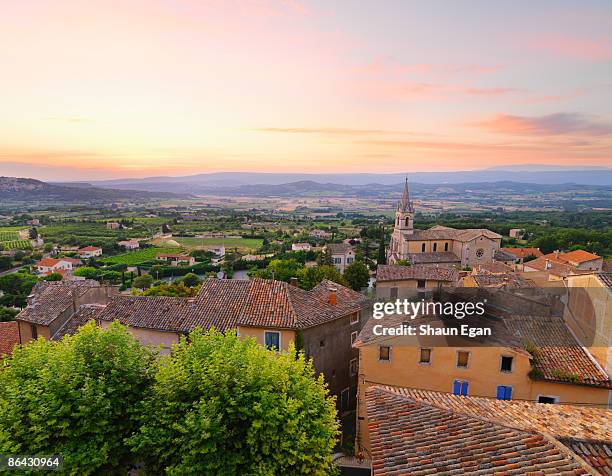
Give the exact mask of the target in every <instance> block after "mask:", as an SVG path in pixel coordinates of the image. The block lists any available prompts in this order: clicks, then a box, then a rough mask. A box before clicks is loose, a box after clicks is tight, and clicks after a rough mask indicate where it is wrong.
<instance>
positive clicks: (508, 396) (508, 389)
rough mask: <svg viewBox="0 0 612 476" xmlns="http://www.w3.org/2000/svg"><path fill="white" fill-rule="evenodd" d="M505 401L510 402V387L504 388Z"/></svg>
mask: <svg viewBox="0 0 612 476" xmlns="http://www.w3.org/2000/svg"><path fill="white" fill-rule="evenodd" d="M504 398H505V399H506V400H512V387H506V393H505V394H504Z"/></svg>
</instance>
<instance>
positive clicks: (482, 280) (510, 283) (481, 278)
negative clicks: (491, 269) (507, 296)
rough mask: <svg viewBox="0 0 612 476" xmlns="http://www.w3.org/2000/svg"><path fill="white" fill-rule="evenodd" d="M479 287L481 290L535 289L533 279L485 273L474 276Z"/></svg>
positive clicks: (510, 274)
mask: <svg viewBox="0 0 612 476" xmlns="http://www.w3.org/2000/svg"><path fill="white" fill-rule="evenodd" d="M472 277H473V278H474V280H475V281H476V284H477V285H478V287H481V288H502V287H503V288H535V287H536V284H535V283H534V282H533V281H532V280H531V279H525V278H523V277H522V276H520V275H518V274H515V273H507V272H506V273H483V272H477V273H476V274H474V275H472Z"/></svg>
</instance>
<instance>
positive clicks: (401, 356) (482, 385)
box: [355, 315, 612, 451]
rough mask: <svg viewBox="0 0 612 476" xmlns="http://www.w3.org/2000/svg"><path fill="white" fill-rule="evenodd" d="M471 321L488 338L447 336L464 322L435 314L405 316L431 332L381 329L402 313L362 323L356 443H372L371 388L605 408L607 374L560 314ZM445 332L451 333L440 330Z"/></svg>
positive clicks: (394, 323)
mask: <svg viewBox="0 0 612 476" xmlns="http://www.w3.org/2000/svg"><path fill="white" fill-rule="evenodd" d="M469 319H470V323H471V324H473V325H474V327H479V326H483V327H484V326H488V327H489V328H491V329H492V333H491V336H487V337H480V338H478V339H476V340H475V339H470V338H467V337H462V336H461V335H459V336H455V335H448V332H449V329H450V330H452V329H457V328H460V324H457V320H456V319H443V318H438V317H436V316H435V315H419V316H417V318H416V319H414V320H412V319H408V321H409V322H408V324H412V325H415V326H417V328H420V326H422V325H425V326H427V329H429V330H431V332H432V333H434V334H432V335H419V334H418V333H417V335H414V336H409V335H390V334H384V332H381V328H380V327H378V328H377V327H376V326H384V327H385V328H397V327H398V326H402V325H404V324H406V318H405V316H402V315H391V316H385V317H384V319H381V320H377V319H373V318H372V319H370V320H368V322H366V323H365V325H364V328H363V330H362V331H361V333H360V335H359V337H358V339H357V341H356V342H355V347H357V348H358V349H359V363H358V364H359V370H358V372H359V393H358V406H357V412H358V413H357V414H358V430H357V446H358V447H361V446H364V447H365V448H366V449H367V448H369V442H368V440H367V421H366V420H367V407H366V401H367V399H366V392H367V389H368V388H369V387H372V386H374V385H390V386H398V387H414V388H418V389H420V390H428V391H437V392H443V393H451V394H455V395H461V396H472V395H473V396H483V397H489V398H497V399H499V400H527V401H532V402H538V403H582V404H590V405H599V406H601V407H606V406H607V405H608V402H609V398H610V390H611V389H612V382H611V381H610V378H609V376H608V374H607V373H606V371H605V370H604V369H603V368H602V366H601V365H599V364H598V363H597V361H596V360H595V359H594V358H593V356H592V355H591V354H590V353H589V351H588V350H587V349H585V348H584V347H583V346H582V345H580V343H579V342H578V341H577V340H576V338H575V336H574V335H573V334H572V333H571V331H570V330H569V328H568V327H567V326H566V324H565V323H564V321H563V319H562V318H561V317H556V316H518V315H513V316H506V317H504V318H503V319H494V318H490V317H486V316H485V317H482V318H480V320H475V317H474V316H471V317H470V318H469ZM444 331H446V332H447V334H445V335H441V334H438V333H440V332H444ZM357 451H358V450H357Z"/></svg>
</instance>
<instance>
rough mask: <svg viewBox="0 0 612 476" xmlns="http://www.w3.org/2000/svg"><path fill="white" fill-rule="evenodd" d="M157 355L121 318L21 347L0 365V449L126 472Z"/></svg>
mask: <svg viewBox="0 0 612 476" xmlns="http://www.w3.org/2000/svg"><path fill="white" fill-rule="evenodd" d="M153 360H154V356H153V354H152V352H151V351H150V350H148V348H147V347H144V346H141V345H140V344H139V342H138V341H137V340H136V339H135V338H134V337H132V335H131V334H130V332H129V331H128V329H127V327H124V326H121V325H120V324H118V323H112V324H111V325H110V326H109V327H108V328H107V329H104V330H102V329H101V328H98V327H96V326H95V323H94V322H90V323H88V324H86V325H85V326H83V327H81V328H80V329H79V331H78V332H77V333H76V334H75V335H74V336H68V337H64V339H63V340H62V341H60V342H52V341H47V340H45V339H39V340H37V341H36V342H33V343H31V344H29V345H27V346H24V347H21V348H19V347H18V348H16V349H15V350H14V352H13V356H12V358H9V359H7V360H6V364H5V365H4V367H3V368H2V371H0V453H1V454H15V453H22V454H43V455H44V454H47V455H54V454H56V455H62V456H63V458H64V469H65V472H66V474H94V473H95V474H120V473H123V474H125V473H126V464H127V463H128V462H130V461H132V455H131V454H130V450H129V448H128V447H127V446H126V445H125V442H124V439H125V438H126V437H128V436H129V435H131V434H133V433H134V431H136V420H135V418H134V413H135V412H134V409H135V406H136V404H137V403H138V402H139V401H141V400H143V399H144V398H145V396H146V395H145V394H146V392H147V391H148V389H150V387H151V384H152V381H153V378H154V370H155V366H154V365H152V363H153Z"/></svg>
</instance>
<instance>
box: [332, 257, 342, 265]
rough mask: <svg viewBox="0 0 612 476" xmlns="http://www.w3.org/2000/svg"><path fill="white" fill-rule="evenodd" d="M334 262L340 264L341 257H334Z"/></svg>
mask: <svg viewBox="0 0 612 476" xmlns="http://www.w3.org/2000/svg"><path fill="white" fill-rule="evenodd" d="M334 263H335V264H340V263H342V258H334Z"/></svg>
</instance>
